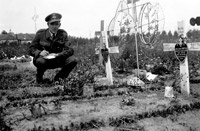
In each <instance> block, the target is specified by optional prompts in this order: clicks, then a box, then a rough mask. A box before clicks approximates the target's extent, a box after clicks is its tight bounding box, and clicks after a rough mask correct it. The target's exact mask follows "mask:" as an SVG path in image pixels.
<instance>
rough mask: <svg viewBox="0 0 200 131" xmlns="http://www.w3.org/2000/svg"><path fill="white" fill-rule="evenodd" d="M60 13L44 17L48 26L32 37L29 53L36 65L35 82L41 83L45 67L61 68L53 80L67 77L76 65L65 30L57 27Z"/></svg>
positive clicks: (60, 16) (59, 24)
mask: <svg viewBox="0 0 200 131" xmlns="http://www.w3.org/2000/svg"><path fill="white" fill-rule="evenodd" d="M61 18H62V15H61V14H59V13H52V14H50V15H48V16H47V17H46V18H45V21H46V22H47V25H48V28H47V29H41V30H39V31H38V32H37V33H36V36H35V38H34V39H33V41H32V43H31V45H30V48H29V53H30V55H31V56H33V57H34V58H33V64H34V65H35V66H36V67H37V74H36V82H37V83H43V82H44V81H43V75H44V72H45V71H46V70H47V69H55V68H61V70H60V71H59V72H58V73H57V74H56V75H55V77H54V79H53V80H54V81H58V80H59V79H64V78H67V77H68V75H69V74H70V72H71V71H72V70H73V68H74V67H75V66H76V65H77V62H78V60H77V58H75V57H74V56H73V55H74V50H73V49H72V48H71V47H70V44H69V41H68V35H67V32H66V31H65V30H62V29H59V28H60V26H61V23H60V20H61Z"/></svg>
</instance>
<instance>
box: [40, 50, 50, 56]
mask: <svg viewBox="0 0 200 131" xmlns="http://www.w3.org/2000/svg"><path fill="white" fill-rule="evenodd" d="M48 54H49V52H48V51H46V50H43V51H42V52H40V56H47V55H48Z"/></svg>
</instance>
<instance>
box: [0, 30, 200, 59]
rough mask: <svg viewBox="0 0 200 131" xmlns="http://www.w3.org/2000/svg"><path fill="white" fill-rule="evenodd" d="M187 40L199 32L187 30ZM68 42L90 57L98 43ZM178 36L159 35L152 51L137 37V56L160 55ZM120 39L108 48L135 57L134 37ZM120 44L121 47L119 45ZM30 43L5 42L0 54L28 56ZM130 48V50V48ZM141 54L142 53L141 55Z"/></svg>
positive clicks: (197, 36) (94, 40) (77, 39)
mask: <svg viewBox="0 0 200 131" xmlns="http://www.w3.org/2000/svg"><path fill="white" fill-rule="evenodd" d="M186 35H187V38H188V42H198V41H200V30H189V31H188V32H187V34H186ZM69 39H70V42H71V44H72V46H73V47H74V49H75V50H76V51H77V52H76V53H78V54H82V55H84V54H85V55H90V54H91V53H95V51H94V50H95V49H94V48H95V47H96V45H97V43H98V42H99V39H98V38H92V39H88V38H81V37H74V36H69ZM178 39H179V36H178V32H177V31H174V32H173V33H172V32H171V31H169V32H166V31H163V32H161V33H160V36H159V37H158V38H157V41H156V42H155V45H154V49H151V50H149V49H148V48H146V47H145V45H144V44H142V42H141V41H140V38H139V36H138V48H139V54H141V55H142V54H143V55H145V54H146V53H148V54H146V55H147V56H149V57H155V56H158V55H160V53H163V47H162V44H163V43H172V42H178ZM120 41H121V39H120V38H119V37H113V38H110V39H109V42H110V46H114V45H118V46H122V45H124V44H125V45H126V47H125V49H124V51H123V52H121V53H120V54H122V57H124V58H125V59H127V58H129V57H130V54H132V55H131V56H132V57H135V55H134V54H135V53H134V52H135V47H134V44H133V43H135V37H134V35H131V36H127V40H126V42H125V43H122V42H120ZM120 44H121V45H120ZM29 45H30V43H24V44H20V43H18V42H9V43H8V42H5V43H1V44H0V52H4V53H5V54H7V57H8V58H11V57H14V56H21V55H28V48H29ZM130 46H131V48H130ZM142 52H143V53H142Z"/></svg>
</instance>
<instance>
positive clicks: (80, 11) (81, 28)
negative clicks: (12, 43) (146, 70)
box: [0, 0, 200, 38]
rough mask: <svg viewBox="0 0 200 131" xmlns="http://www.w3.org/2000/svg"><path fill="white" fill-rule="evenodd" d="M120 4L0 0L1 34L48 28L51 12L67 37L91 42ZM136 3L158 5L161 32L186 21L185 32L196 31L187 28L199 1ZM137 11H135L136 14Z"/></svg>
mask: <svg viewBox="0 0 200 131" xmlns="http://www.w3.org/2000/svg"><path fill="white" fill-rule="evenodd" d="M119 2H120V0H0V31H3V30H5V31H7V32H9V31H10V30H11V31H12V32H14V33H35V22H34V21H33V19H32V17H33V16H34V14H35V10H36V13H37V15H38V16H39V17H38V19H37V21H36V25H37V26H36V27H37V30H39V29H43V28H47V23H46V22H45V20H44V19H45V17H46V16H47V15H49V14H51V13H53V12H58V13H60V14H62V19H61V27H60V28H62V29H65V30H66V31H67V32H68V34H69V35H70V36H76V37H85V38H92V37H94V33H95V31H99V30H100V21H101V20H104V24H105V28H107V26H108V25H109V23H110V21H111V20H112V18H113V17H114V16H115V12H116V9H117V6H118V4H119ZM139 2H141V3H145V2H158V3H159V4H160V6H161V7H162V11H163V14H164V18H165V24H164V28H163V30H166V31H169V30H171V31H172V32H173V31H174V30H177V22H178V21H181V20H184V21H185V30H186V31H187V30H189V29H198V28H199V27H198V26H193V27H192V26H191V25H190V24H189V20H190V18H192V17H194V18H196V17H197V16H200V8H199V6H200V1H199V0H190V1H189V0H140V1H139ZM139 9H140V8H139V7H137V10H139Z"/></svg>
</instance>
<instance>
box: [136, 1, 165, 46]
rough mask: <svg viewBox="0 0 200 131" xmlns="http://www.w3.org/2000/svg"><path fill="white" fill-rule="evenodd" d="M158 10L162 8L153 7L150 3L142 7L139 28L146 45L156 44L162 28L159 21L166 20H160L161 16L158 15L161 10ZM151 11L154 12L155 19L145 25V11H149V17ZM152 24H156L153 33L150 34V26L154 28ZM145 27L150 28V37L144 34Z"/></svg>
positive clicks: (157, 5) (156, 5)
mask: <svg viewBox="0 0 200 131" xmlns="http://www.w3.org/2000/svg"><path fill="white" fill-rule="evenodd" d="M149 7H150V8H149ZM155 8H156V9H155ZM158 8H160V6H159V4H155V5H152V4H151V3H150V2H148V3H146V4H144V5H143V6H142V8H141V10H140V13H139V22H138V24H139V26H138V28H139V31H140V32H139V36H140V39H141V41H142V42H143V43H144V44H147V45H152V44H153V43H154V42H155V40H156V38H157V36H158V30H159V26H160V25H159V21H161V20H164V19H160V20H159V14H158V13H159V9H158ZM151 10H154V12H153V13H154V16H153V17H155V19H154V20H153V21H151V22H149V21H148V22H147V23H145V24H144V23H143V21H144V15H145V11H149V12H147V13H148V14H147V15H149V14H150V11H151ZM148 18H149V16H148ZM151 24H155V25H154V28H153V33H151V32H150V30H151V29H150V28H151V27H150V26H152V25H151ZM163 24H164V23H163ZM144 26H148V27H147V28H148V33H147V35H149V36H145V35H146V34H144V31H143V30H144V29H143V27H144ZM144 37H148V38H144Z"/></svg>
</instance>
